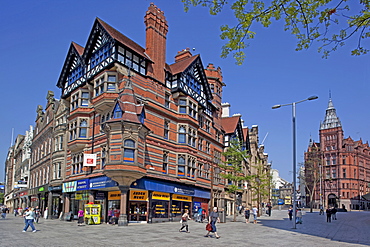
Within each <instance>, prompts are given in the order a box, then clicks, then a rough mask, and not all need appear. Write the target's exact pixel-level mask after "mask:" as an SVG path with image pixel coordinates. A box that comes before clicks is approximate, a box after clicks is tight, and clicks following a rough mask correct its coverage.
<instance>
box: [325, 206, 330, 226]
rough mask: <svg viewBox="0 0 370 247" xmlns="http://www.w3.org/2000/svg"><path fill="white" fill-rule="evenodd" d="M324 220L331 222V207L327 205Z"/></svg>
mask: <svg viewBox="0 0 370 247" xmlns="http://www.w3.org/2000/svg"><path fill="white" fill-rule="evenodd" d="M326 222H329V223H330V222H331V208H330V207H329V206H328V208H327V209H326Z"/></svg>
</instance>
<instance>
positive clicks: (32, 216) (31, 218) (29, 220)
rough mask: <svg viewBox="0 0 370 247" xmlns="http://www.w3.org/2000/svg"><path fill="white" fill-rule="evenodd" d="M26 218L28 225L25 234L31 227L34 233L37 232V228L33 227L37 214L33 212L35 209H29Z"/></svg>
mask: <svg viewBox="0 0 370 247" xmlns="http://www.w3.org/2000/svg"><path fill="white" fill-rule="evenodd" d="M24 218H25V222H26V225H25V226H24V228H23V232H26V231H27V229H28V227H29V226H31V229H32V232H36V228H35V226H34V225H33V221H34V220H35V212H34V211H33V208H30V209H27V211H26V212H25V213H24Z"/></svg>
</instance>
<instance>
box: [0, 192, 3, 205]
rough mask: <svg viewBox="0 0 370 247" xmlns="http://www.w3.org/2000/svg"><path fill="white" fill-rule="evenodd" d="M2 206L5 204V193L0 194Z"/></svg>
mask: <svg viewBox="0 0 370 247" xmlns="http://www.w3.org/2000/svg"><path fill="white" fill-rule="evenodd" d="M0 204H4V193H0Z"/></svg>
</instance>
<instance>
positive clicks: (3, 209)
mask: <svg viewBox="0 0 370 247" xmlns="http://www.w3.org/2000/svg"><path fill="white" fill-rule="evenodd" d="M6 212H8V209H7V207H3V208H2V209H1V218H3V219H5V218H6Z"/></svg>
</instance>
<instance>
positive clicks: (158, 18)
mask: <svg viewBox="0 0 370 247" xmlns="http://www.w3.org/2000/svg"><path fill="white" fill-rule="evenodd" d="M144 23H145V25H146V49H145V52H146V54H148V56H149V57H150V59H151V60H152V61H153V62H154V64H152V65H151V66H149V67H148V75H149V76H152V77H154V78H155V79H157V80H159V81H161V82H164V79H165V73H164V69H165V64H166V39H167V38H166V36H167V32H168V24H167V21H166V18H165V16H164V12H163V11H161V10H160V9H159V8H158V7H157V6H155V5H154V3H151V4H150V6H149V8H148V11H147V12H146V15H145V17H144Z"/></svg>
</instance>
